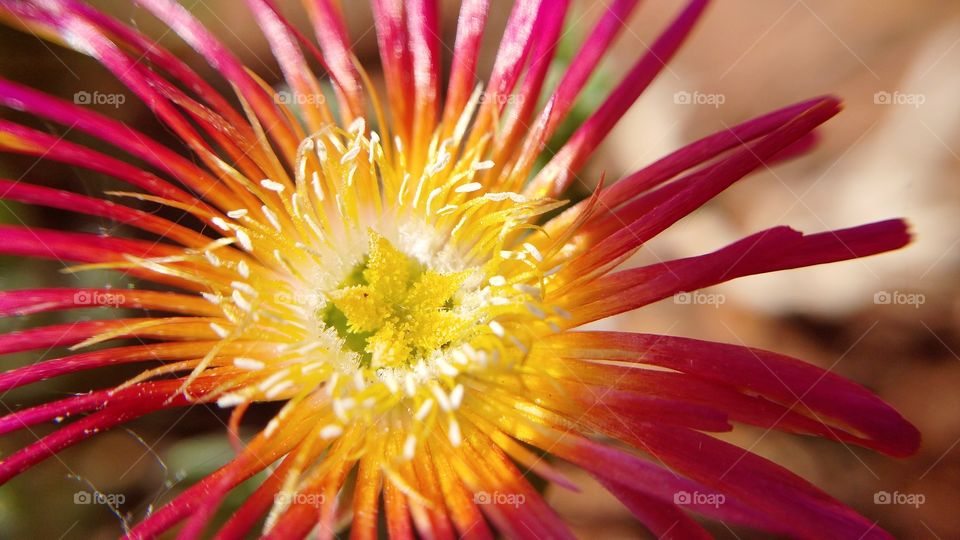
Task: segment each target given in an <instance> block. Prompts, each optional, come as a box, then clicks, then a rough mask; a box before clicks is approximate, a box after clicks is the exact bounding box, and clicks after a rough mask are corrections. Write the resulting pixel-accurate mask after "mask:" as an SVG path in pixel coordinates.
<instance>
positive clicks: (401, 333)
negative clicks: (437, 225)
mask: <svg viewBox="0 0 960 540" xmlns="http://www.w3.org/2000/svg"><path fill="white" fill-rule="evenodd" d="M470 274H471V271H469V270H467V271H462V272H446V273H445V272H438V271H436V270H432V269H429V268H426V267H425V265H423V264H422V263H421V262H420V261H418V260H416V259H415V258H413V257H410V256H408V255H406V254H404V253H403V252H401V251H400V250H398V249H397V248H396V247H395V246H394V245H393V244H391V243H390V241H389V240H387V239H386V238H384V237H383V236H380V235H379V234H377V233H376V232H373V231H370V250H369V254H368V255H367V257H366V258H365V260H364V261H363V262H361V263H360V264H359V265H357V267H356V268H355V269H354V271H353V272H352V273H351V274H350V276H349V277H348V278H347V279H346V280H344V282H343V283H341V284H340V287H339V288H338V289H336V290H335V291H333V292H331V293H329V294H328V297H329V299H330V303H329V304H327V306H326V307H325V308H324V310H323V312H322V314H321V319H322V320H323V322H324V324H326V325H327V326H328V327H332V328H334V329H336V331H337V333H338V334H339V335H340V337H341V338H343V339H344V343H345V345H346V346H347V347H348V348H350V349H351V350H353V351H354V352H357V353H359V354H360V355H361V364H362V365H363V366H364V367H372V368H374V369H378V368H384V367H388V368H400V367H409V366H411V365H413V364H415V363H416V362H418V361H420V360H425V359H428V358H429V356H430V355H431V354H432V353H434V352H442V351H444V350H446V349H447V348H448V347H450V346H451V345H456V344H459V343H462V342H464V341H466V340H467V339H469V338H470V336H471V334H472V327H473V326H475V321H474V317H471V316H470V314H469V313H468V312H467V310H466V309H465V308H464V306H463V304H462V302H461V299H462V291H461V289H462V287H463V285H464V282H465V281H466V279H467V278H468V277H469V275H470Z"/></svg>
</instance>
